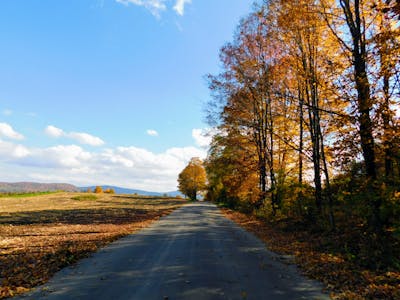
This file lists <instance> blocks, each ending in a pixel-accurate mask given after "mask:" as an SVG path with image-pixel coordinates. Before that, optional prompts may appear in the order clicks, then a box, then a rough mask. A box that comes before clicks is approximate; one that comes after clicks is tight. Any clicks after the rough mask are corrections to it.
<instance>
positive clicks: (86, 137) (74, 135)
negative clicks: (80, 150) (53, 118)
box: [44, 125, 104, 146]
mask: <svg viewBox="0 0 400 300" xmlns="http://www.w3.org/2000/svg"><path fill="white" fill-rule="evenodd" d="M44 132H45V133H46V134H47V135H48V136H50V137H54V138H59V137H67V138H70V139H73V140H75V141H77V142H79V143H81V144H84V145H90V146H102V145H104V141H103V140H102V139H101V138H99V137H96V136H93V135H91V134H88V133H84V132H65V131H64V130H62V129H60V128H57V127H55V126H53V125H49V126H47V127H46V128H45V130H44Z"/></svg>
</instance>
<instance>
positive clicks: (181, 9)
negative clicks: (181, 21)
mask: <svg viewBox="0 0 400 300" xmlns="http://www.w3.org/2000/svg"><path fill="white" fill-rule="evenodd" d="M190 3H192V0H177V1H176V3H175V6H174V10H175V11H176V13H177V14H178V15H180V16H183V14H184V13H185V4H190Z"/></svg>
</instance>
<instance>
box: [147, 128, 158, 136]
mask: <svg viewBox="0 0 400 300" xmlns="http://www.w3.org/2000/svg"><path fill="white" fill-rule="evenodd" d="M146 133H147V134H148V135H150V136H158V132H157V131H155V130H153V129H148V130H147V131H146Z"/></svg>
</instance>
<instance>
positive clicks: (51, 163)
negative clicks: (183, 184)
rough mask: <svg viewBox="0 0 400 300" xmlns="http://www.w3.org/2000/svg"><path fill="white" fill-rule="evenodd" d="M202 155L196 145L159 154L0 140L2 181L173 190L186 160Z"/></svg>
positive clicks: (134, 150)
mask: <svg viewBox="0 0 400 300" xmlns="http://www.w3.org/2000/svg"><path fill="white" fill-rule="evenodd" d="M206 154H207V152H206V151H205V150H203V149H199V148H196V147H183V148H170V149H167V150H166V151H164V152H162V153H154V152H151V151H149V150H146V149H143V148H138V147H133V146H130V147H116V148H104V149H101V150H100V151H87V150H85V149H83V148H82V147H81V146H77V145H58V146H53V147H46V148H33V147H31V148H29V147H25V146H22V145H18V144H15V143H12V142H5V141H1V140H0V166H1V168H2V170H7V168H9V169H10V170H12V172H11V171H10V172H5V173H4V178H3V180H14V181H15V180H16V181H24V180H32V181H47V182H68V183H72V184H76V185H83V186H84V185H97V184H112V185H118V186H126V187H132V188H138V189H144V190H151V191H158V192H167V191H172V190H175V189H176V185H177V181H176V180H177V176H178V174H179V172H181V171H182V169H183V168H184V167H185V166H186V164H187V163H188V161H189V160H190V159H191V158H192V157H195V156H196V157H201V158H205V156H206ZM8 173H9V175H7V174H8ZM7 176H8V178H7Z"/></svg>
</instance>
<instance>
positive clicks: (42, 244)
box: [0, 195, 182, 299]
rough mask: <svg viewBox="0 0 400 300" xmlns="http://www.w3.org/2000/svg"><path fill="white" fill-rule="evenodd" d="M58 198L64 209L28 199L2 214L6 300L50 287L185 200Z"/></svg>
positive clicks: (0, 259)
mask: <svg viewBox="0 0 400 300" xmlns="http://www.w3.org/2000/svg"><path fill="white" fill-rule="evenodd" d="M47 197H48V196H47ZM52 197H53V199H52V200H55V201H57V200H58V201H59V202H60V204H61V206H53V207H50V206H49V209H48V210H37V209H32V207H33V206H34V205H36V206H37V205H39V204H38V203H40V202H43V205H45V204H46V203H47V204H49V203H51V201H50V200H48V199H47V198H46V196H45V197H43V198H36V199H33V200H31V201H32V202H30V201H27V200H25V202H26V204H25V205H24V208H25V211H15V210H14V211H12V212H11V213H10V212H8V213H7V212H3V211H1V212H0V239H1V240H0V271H1V273H0V274H1V275H0V280H1V286H0V299H3V298H7V297H12V296H14V295H16V294H19V293H23V292H26V291H28V290H29V289H30V288H32V287H34V286H37V285H40V284H43V283H45V282H46V281H47V280H49V279H50V277H51V276H52V275H54V273H55V272H57V271H58V270H60V269H61V268H63V267H65V266H68V265H71V264H73V263H75V262H76V261H78V260H79V259H81V258H83V257H87V256H88V255H89V254H90V253H93V252H95V251H96V250H97V249H98V248H99V247H102V246H105V245H107V244H108V243H110V242H112V241H114V240H116V239H118V238H120V237H122V236H124V235H127V234H130V233H132V232H135V231H137V230H139V229H141V228H143V227H146V226H148V225H149V224H150V223H151V222H153V221H155V220H157V219H159V218H160V217H161V216H163V215H166V214H168V213H170V212H171V211H172V210H173V209H174V208H176V207H178V206H180V205H181V203H179V202H182V201H177V200H173V199H172V200H171V199H170V200H154V199H148V200H145V199H144V200H140V199H133V198H130V197H126V198H123V197H118V196H115V197H114V198H113V197H112V196H107V197H106V198H105V197H103V196H102V197H101V198H100V199H99V200H98V201H92V202H91V203H88V202H79V201H75V200H73V199H71V198H72V197H71V196H70V195H60V196H58V195H55V196H52ZM54 197H55V199H54ZM34 202H36V203H35V204H34ZM30 204H32V206H30ZM62 206H63V207H64V208H66V209H62ZM21 209H22V208H21ZM10 210H13V209H12V208H11V209H10Z"/></svg>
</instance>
